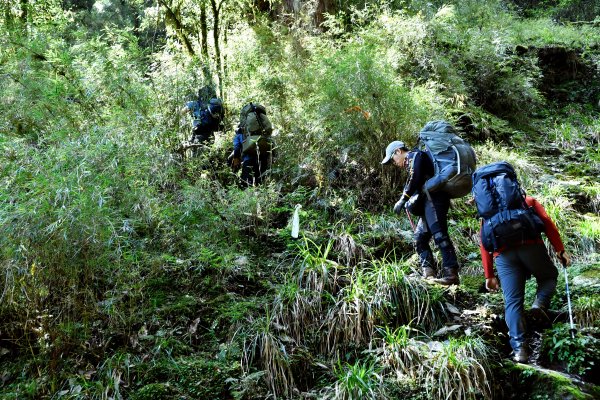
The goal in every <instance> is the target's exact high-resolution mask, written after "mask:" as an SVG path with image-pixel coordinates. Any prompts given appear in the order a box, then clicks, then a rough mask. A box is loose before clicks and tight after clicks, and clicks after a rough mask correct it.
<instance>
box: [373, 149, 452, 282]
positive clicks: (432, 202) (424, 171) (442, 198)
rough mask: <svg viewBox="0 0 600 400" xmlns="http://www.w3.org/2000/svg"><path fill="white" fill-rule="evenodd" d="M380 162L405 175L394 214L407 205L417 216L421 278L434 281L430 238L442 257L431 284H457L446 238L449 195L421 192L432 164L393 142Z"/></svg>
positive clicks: (421, 153) (420, 154)
mask: <svg viewBox="0 0 600 400" xmlns="http://www.w3.org/2000/svg"><path fill="white" fill-rule="evenodd" d="M381 163H382V164H392V163H393V164H394V165H395V166H397V167H399V168H402V169H406V170H407V172H408V180H407V182H406V184H405V185H404V190H403V192H402V196H401V198H400V200H398V202H396V204H395V205H394V212H395V213H396V214H400V213H402V210H403V209H404V208H405V207H406V205H407V204H409V211H411V213H413V214H415V215H418V216H419V217H420V218H419V222H418V224H417V227H416V229H415V232H414V235H415V236H414V238H415V247H416V251H417V254H418V255H419V258H420V263H421V268H422V273H423V276H424V277H425V278H435V276H436V269H435V264H434V261H433V253H432V251H431V247H430V246H429V241H430V240H431V238H432V237H433V240H434V241H435V244H436V245H437V246H438V248H439V249H440V252H441V255H442V268H443V276H442V277H441V278H439V279H434V281H435V282H437V283H440V284H442V285H453V284H458V283H459V277H458V268H459V265H458V260H457V257H456V251H455V250H454V245H453V244H452V241H451V240H450V236H449V235H448V210H449V209H450V196H449V195H448V194H447V193H445V192H443V191H439V192H433V193H429V194H428V195H427V194H426V193H423V192H422V189H423V185H424V184H425V182H426V181H427V180H428V179H429V178H431V177H432V176H433V175H434V166H433V162H432V161H431V159H430V158H429V156H428V155H427V154H426V153H425V152H424V151H421V150H413V151H410V150H409V149H408V147H407V146H406V145H405V144H404V142H401V141H393V142H391V143H390V144H389V145H388V146H387V148H386V150H385V158H384V159H383V161H382V162H381ZM409 200H410V202H409Z"/></svg>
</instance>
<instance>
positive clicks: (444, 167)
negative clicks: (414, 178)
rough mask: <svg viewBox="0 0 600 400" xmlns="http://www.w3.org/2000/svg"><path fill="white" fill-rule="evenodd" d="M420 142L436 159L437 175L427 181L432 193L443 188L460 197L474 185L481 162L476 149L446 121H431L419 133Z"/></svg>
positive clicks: (454, 197)
mask: <svg viewBox="0 0 600 400" xmlns="http://www.w3.org/2000/svg"><path fill="white" fill-rule="evenodd" d="M419 142H420V143H422V144H423V145H424V146H425V151H426V153H427V154H428V155H429V157H430V158H431V160H432V161H433V166H434V171H435V175H434V176H433V177H432V178H430V179H429V180H428V181H427V182H425V185H424V188H425V189H426V190H427V191H429V192H437V191H443V192H446V193H448V195H449V196H450V198H453V199H456V198H459V197H463V196H465V195H467V194H468V193H469V192H470V191H471V188H472V187H473V181H472V179H471V177H472V175H473V172H474V171H475V165H476V163H477V160H476V157H475V152H474V151H473V148H472V147H471V146H470V145H469V144H468V143H467V142H465V141H464V140H463V139H461V138H460V137H458V135H457V134H456V130H455V129H454V127H453V126H452V125H450V124H449V123H448V122H446V121H430V122H428V123H427V124H425V126H424V127H423V129H422V130H421V132H420V133H419Z"/></svg>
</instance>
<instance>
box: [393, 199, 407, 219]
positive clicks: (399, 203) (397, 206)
mask: <svg viewBox="0 0 600 400" xmlns="http://www.w3.org/2000/svg"><path fill="white" fill-rule="evenodd" d="M405 204H406V199H402V200H398V201H397V202H396V204H394V212H395V213H396V214H398V215H400V213H401V212H402V209H403V208H404V205H405Z"/></svg>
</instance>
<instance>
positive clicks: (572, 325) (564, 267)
mask: <svg viewBox="0 0 600 400" xmlns="http://www.w3.org/2000/svg"><path fill="white" fill-rule="evenodd" d="M560 261H561V263H562V265H563V270H564V271H565V287H566V291H567V305H568V307H569V321H570V323H571V329H569V332H571V338H573V339H575V333H576V332H577V330H576V329H575V324H574V323H573V310H572V308H571V293H570V292H569V276H568V274H567V263H566V262H565V261H564V260H562V259H561V260H560Z"/></svg>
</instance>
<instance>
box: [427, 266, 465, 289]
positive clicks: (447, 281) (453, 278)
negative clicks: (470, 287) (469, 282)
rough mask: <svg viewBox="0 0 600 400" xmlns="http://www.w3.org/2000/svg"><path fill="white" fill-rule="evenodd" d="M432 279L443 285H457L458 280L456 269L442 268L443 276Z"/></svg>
mask: <svg viewBox="0 0 600 400" xmlns="http://www.w3.org/2000/svg"><path fill="white" fill-rule="evenodd" d="M433 281H434V282H435V283H439V284H440V285H444V286H450V285H458V284H459V282H460V280H459V279H458V270H456V269H444V276H443V277H441V278H437V279H434V280H433Z"/></svg>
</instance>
